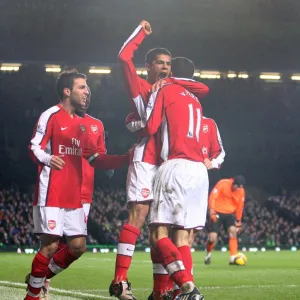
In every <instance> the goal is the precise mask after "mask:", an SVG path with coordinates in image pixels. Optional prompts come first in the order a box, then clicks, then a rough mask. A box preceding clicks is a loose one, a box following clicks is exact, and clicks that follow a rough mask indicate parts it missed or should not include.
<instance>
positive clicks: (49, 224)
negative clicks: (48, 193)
mask: <svg viewBox="0 0 300 300" xmlns="http://www.w3.org/2000/svg"><path fill="white" fill-rule="evenodd" d="M33 223H34V232H35V233H37V234H42V233H45V234H51V235H58V236H63V235H65V236H74V235H87V218H86V217H85V213H84V210H83V208H82V207H81V208H76V209H72V208H59V207H49V206H33Z"/></svg>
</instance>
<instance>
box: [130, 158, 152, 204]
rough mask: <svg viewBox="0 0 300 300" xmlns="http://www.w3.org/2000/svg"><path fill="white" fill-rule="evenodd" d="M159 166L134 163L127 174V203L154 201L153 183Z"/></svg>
mask: <svg viewBox="0 0 300 300" xmlns="http://www.w3.org/2000/svg"><path fill="white" fill-rule="evenodd" d="M156 171H157V166H155V165H151V164H148V163H146V162H132V163H131V164H130V165H129V168H128V173H127V183H126V192H127V202H133V201H134V202H143V201H149V200H153V183H154V177H155V174H156Z"/></svg>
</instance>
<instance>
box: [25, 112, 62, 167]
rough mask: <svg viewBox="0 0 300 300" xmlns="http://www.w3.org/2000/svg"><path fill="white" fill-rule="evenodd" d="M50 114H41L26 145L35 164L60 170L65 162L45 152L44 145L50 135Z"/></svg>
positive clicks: (51, 122)
mask: <svg viewBox="0 0 300 300" xmlns="http://www.w3.org/2000/svg"><path fill="white" fill-rule="evenodd" d="M51 116H52V115H49V114H47V113H42V114H41V116H40V118H39V120H38V122H37V124H36V126H35V128H34V131H33V135H32V138H31V141H30V144H29V146H28V150H29V156H30V158H31V159H32V160H33V161H34V162H35V163H37V164H43V165H46V166H48V167H51V168H54V169H56V170H61V169H62V168H63V166H64V164H65V162H64V160H63V159H62V158H61V157H59V156H55V155H51V154H50V153H47V152H46V146H47V144H48V142H49V141H50V140H51V136H52V127H53V119H52V118H51Z"/></svg>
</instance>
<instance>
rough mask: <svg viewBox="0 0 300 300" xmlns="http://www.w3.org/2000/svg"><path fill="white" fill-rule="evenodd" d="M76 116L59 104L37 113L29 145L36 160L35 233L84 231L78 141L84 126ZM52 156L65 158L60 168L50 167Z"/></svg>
mask: <svg viewBox="0 0 300 300" xmlns="http://www.w3.org/2000/svg"><path fill="white" fill-rule="evenodd" d="M79 119H80V118H79V117H78V116H76V115H73V117H71V116H70V114H69V113H68V112H67V111H65V109H63V107H62V106H61V105H60V104H59V105H56V106H53V107H51V108H49V109H48V110H46V111H45V112H44V113H42V115H41V116H40V118H39V120H38V123H37V125H36V128H35V130H34V133H33V137H32V139H31V142H30V146H29V153H30V156H31V157H32V158H33V160H34V161H35V162H37V163H38V178H37V182H36V188H35V195H34V202H33V205H34V206H33V220H34V228H35V232H36V233H48V234H53V235H60V236H62V235H63V234H64V235H67V236H71V235H78V234H86V223H85V222H84V221H85V218H84V211H83V209H82V204H81V198H80V190H81V183H82V169H81V168H82V162H81V157H82V143H83V140H84V135H85V134H86V128H85V126H84V125H83V124H80V121H79ZM52 155H56V156H61V157H63V160H64V161H65V166H64V168H63V169H62V170H55V169H52V168H50V160H51V157H52Z"/></svg>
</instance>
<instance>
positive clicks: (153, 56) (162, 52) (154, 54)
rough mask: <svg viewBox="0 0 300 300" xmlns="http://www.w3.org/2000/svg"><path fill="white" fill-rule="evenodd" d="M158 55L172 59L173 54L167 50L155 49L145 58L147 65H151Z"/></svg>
mask: <svg viewBox="0 0 300 300" xmlns="http://www.w3.org/2000/svg"><path fill="white" fill-rule="evenodd" d="M157 55H168V56H170V57H171V58H172V55H171V52H170V51H169V50H167V49H166V48H153V49H150V50H149V51H148V52H147V54H146V56H145V63H146V64H149V65H151V64H152V62H153V61H154V60H155V59H156V57H157Z"/></svg>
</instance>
